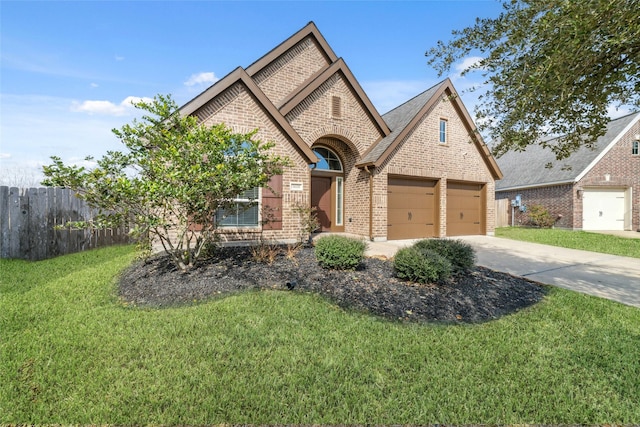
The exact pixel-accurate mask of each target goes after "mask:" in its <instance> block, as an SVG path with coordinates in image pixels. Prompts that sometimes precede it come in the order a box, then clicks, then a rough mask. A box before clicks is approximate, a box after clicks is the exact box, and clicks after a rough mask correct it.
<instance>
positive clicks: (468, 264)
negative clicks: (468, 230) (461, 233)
mask: <svg viewBox="0 0 640 427" xmlns="http://www.w3.org/2000/svg"><path fill="white" fill-rule="evenodd" d="M413 246H414V247H415V248H416V249H418V250H421V251H424V250H428V251H433V252H436V253H438V254H440V255H441V256H443V257H445V258H446V259H447V260H449V262H450V263H451V267H452V273H453V274H458V273H462V272H464V271H468V270H471V269H472V268H473V266H474V265H475V262H476V253H475V251H474V250H473V248H472V247H471V245H469V244H467V243H465V242H463V241H461V240H452V239H424V240H420V241H418V242H416V243H415V244H414V245H413Z"/></svg>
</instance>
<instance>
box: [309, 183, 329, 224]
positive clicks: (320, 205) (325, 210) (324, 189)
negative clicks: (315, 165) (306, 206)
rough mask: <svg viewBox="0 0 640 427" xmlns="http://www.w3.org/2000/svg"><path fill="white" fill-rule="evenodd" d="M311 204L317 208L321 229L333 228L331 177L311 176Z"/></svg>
mask: <svg viewBox="0 0 640 427" xmlns="http://www.w3.org/2000/svg"><path fill="white" fill-rule="evenodd" d="M311 206H312V207H314V208H316V209H317V210H316V216H317V218H318V222H319V223H320V231H329V230H331V177H325V176H312V177H311Z"/></svg>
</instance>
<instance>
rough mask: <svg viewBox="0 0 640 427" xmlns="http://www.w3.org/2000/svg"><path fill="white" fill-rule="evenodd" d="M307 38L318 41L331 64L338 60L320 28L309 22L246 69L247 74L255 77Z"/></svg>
mask: <svg viewBox="0 0 640 427" xmlns="http://www.w3.org/2000/svg"><path fill="white" fill-rule="evenodd" d="M307 37H312V38H313V39H314V40H315V41H316V43H317V45H318V46H319V47H320V50H321V52H322V53H323V55H324V56H325V58H326V59H327V62H328V63H330V64H331V63H333V62H335V61H336V60H337V59H338V57H337V56H336V54H335V53H334V52H333V49H331V46H329V43H327V41H326V40H325V38H324V37H323V36H322V34H321V33H320V31H319V30H318V27H316V24H315V23H313V22H309V23H308V24H307V25H305V26H304V27H303V28H302V29H300V30H299V31H298V32H297V33H295V34H294V35H292V36H291V37H289V38H288V39H287V40H285V41H284V42H282V43H280V44H279V45H278V46H276V47H274V48H273V49H271V50H270V51H269V52H268V53H266V54H265V55H264V56H263V57H262V58H260V59H258V60H257V61H255V62H254V63H253V64H251V65H249V66H248V67H247V69H246V70H247V74H248V75H249V76H251V77H253V76H254V75H256V74H257V73H259V72H260V71H261V70H263V69H264V68H266V67H267V66H269V64H271V63H272V62H274V61H275V60H276V59H278V58H279V57H280V56H282V55H283V54H285V53H286V52H287V51H288V50H289V49H291V48H292V47H294V46H295V45H297V44H298V43H300V42H301V41H302V40H304V39H305V38H307Z"/></svg>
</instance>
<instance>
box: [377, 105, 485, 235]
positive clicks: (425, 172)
mask: <svg viewBox="0 0 640 427" xmlns="http://www.w3.org/2000/svg"><path fill="white" fill-rule="evenodd" d="M440 119H446V120H447V127H448V129H447V133H448V135H447V143H446V144H441V143H440V141H439V124H440ZM380 169H381V170H380V171H378V172H377V173H376V180H375V183H376V185H375V195H376V198H375V202H376V203H375V209H376V211H379V212H381V213H382V212H386V209H387V204H386V203H387V182H388V176H389V175H401V176H412V177H421V178H429V179H435V180H438V181H439V198H440V200H439V203H438V205H439V211H440V212H439V224H438V227H437V228H438V229H439V234H440V236H442V237H444V236H447V235H448V234H447V210H446V207H447V191H446V189H447V181H448V180H455V181H464V182H473V183H479V184H482V185H484V188H485V191H484V193H485V202H486V206H487V211H486V212H485V215H484V216H485V218H484V221H485V223H484V225H483V228H484V231H485V233H488V234H492V233H493V232H494V229H495V221H494V219H495V216H494V213H495V212H494V205H495V203H494V194H495V185H494V179H493V177H492V175H491V172H490V170H489V168H488V167H487V165H486V164H485V162H484V160H483V158H482V156H481V154H480V153H479V152H478V150H477V149H476V147H475V146H474V144H473V143H472V141H471V138H470V136H469V133H468V132H467V130H466V128H465V126H464V123H463V118H462V117H460V115H459V113H458V112H457V111H456V109H454V108H453V106H452V104H451V101H450V100H449V99H448V98H447V97H443V98H442V99H441V100H440V101H439V102H437V103H436V104H435V106H434V108H433V109H431V111H429V112H428V113H427V115H425V116H424V117H423V119H422V120H421V122H420V123H419V124H418V125H417V126H416V128H415V129H414V130H413V131H412V132H411V133H410V134H409V135H408V136H407V137H406V138H405V140H404V141H402V143H401V144H400V145H398V147H397V148H396V149H395V151H394V153H392V155H391V156H390V157H389V159H388V161H387V162H385V163H384V164H383V165H382V167H381V168H380ZM374 229H375V231H374V237H378V238H383V237H384V236H386V229H387V217H386V214H385V215H380V216H377V217H376V220H375V227H374Z"/></svg>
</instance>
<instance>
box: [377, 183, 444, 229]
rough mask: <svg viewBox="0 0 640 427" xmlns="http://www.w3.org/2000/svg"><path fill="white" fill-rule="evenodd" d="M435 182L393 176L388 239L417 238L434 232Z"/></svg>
mask: <svg viewBox="0 0 640 427" xmlns="http://www.w3.org/2000/svg"><path fill="white" fill-rule="evenodd" d="M435 186H436V182H435V181H427V180H414V179H404V178H390V179H389V183H388V195H387V206H388V207H387V225H388V227H387V238H388V239H389V240H394V239H396V240H397V239H416V238H423V237H433V236H434V235H435V215H436V210H435V206H436V201H435Z"/></svg>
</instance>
